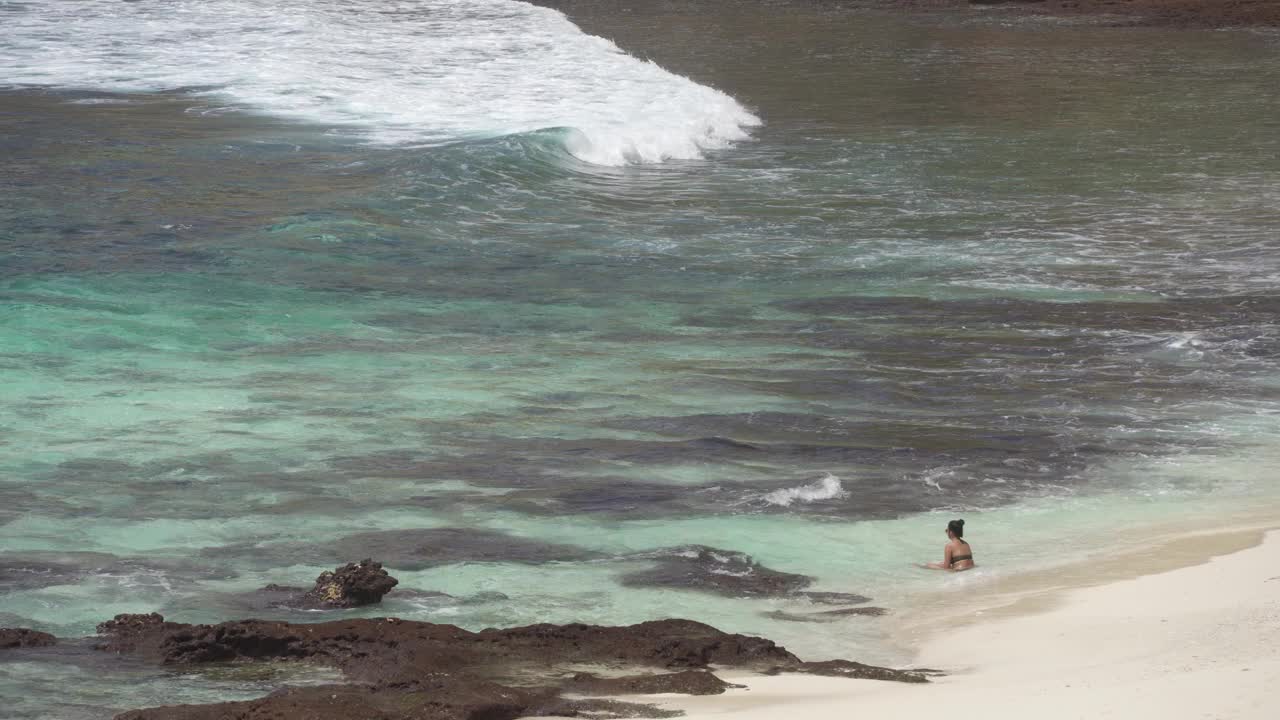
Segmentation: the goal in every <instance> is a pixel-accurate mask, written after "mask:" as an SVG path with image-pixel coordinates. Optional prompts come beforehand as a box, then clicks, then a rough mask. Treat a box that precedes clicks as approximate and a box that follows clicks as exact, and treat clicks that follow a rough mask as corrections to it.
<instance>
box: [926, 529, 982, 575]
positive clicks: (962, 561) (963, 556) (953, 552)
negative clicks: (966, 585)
mask: <svg viewBox="0 0 1280 720" xmlns="http://www.w3.org/2000/svg"><path fill="white" fill-rule="evenodd" d="M947 541H948V542H947V546H946V547H945V548H943V549H942V562H940V563H927V564H925V565H921V566H920V567H922V568H926V569H928V570H953V571H959V570H968V569H970V568H972V567H973V549H972V548H970V547H969V543H967V542H965V541H964V521H963V520H952V521H951V522H949V523H947Z"/></svg>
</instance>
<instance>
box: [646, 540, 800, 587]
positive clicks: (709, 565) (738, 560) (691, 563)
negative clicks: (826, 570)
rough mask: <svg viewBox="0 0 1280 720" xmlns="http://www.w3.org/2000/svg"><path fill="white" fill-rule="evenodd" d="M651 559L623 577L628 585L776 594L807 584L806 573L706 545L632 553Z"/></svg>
mask: <svg viewBox="0 0 1280 720" xmlns="http://www.w3.org/2000/svg"><path fill="white" fill-rule="evenodd" d="M635 557H636V558H637V559H641V558H643V559H653V560H655V561H656V562H657V564H656V565H655V566H654V567H653V568H652V569H650V570H641V571H639V572H633V573H629V574H627V575H624V576H623V577H622V584H623V585H626V586H628V587H662V588H680V589H685V590H701V591H703V592H711V593H715V594H717V595H726V596H728V597H777V596H783V595H792V594H795V593H798V592H799V591H800V590H802V589H804V588H806V587H808V586H809V585H810V584H811V583H812V582H813V578H811V577H809V576H807V575H796V574H794V573H787V572H782V571H780V570H773V569H770V568H767V567H765V566H763V565H761V564H759V563H757V562H756V561H755V560H754V559H753V558H752V557H751V556H750V555H747V554H745V553H740V552H734V551H732V550H720V549H718V548H713V547H707V546H705V545H684V546H681V547H674V548H666V549H663V550H658V551H655V552H651V553H644V554H641V555H637V556H635Z"/></svg>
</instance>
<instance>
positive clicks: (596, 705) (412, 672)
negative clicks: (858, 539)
mask: <svg viewBox="0 0 1280 720" xmlns="http://www.w3.org/2000/svg"><path fill="white" fill-rule="evenodd" d="M98 627H99V632H100V633H101V634H102V635H103V636H104V637H103V638H102V641H101V642H100V643H99V644H98V645H97V648H98V649H100V650H104V651H108V652H116V653H123V654H129V655H132V656H135V657H138V658H140V659H142V660H145V661H151V662H157V663H162V664H165V665H169V666H178V667H190V666H193V665H201V664H205V663H219V662H280V661H291V662H312V663H316V664H321V665H326V666H331V667H335V668H338V669H340V670H342V671H343V672H344V674H345V675H346V676H347V678H348V679H350V680H351V681H352V682H353V683H357V684H353V685H333V686H325V687H323V688H315V687H311V688H290V689H287V690H283V691H279V692H277V693H274V694H272V695H270V696H268V697H266V698H261V699H259V700H252V701H248V702H238V703H219V704H216V705H207V706H182V707H165V708H152V709H150V710H141V711H134V712H130V713H126V714H124V715H121V716H119V717H121V718H127V719H128V720H168V719H169V718H193V719H196V720H200V719H210V720H211V719H213V718H219V719H221V718H227V719H230V718H247V717H272V718H281V719H282V720H291V719H292V718H304V717H305V718H310V719H312V720H337V719H338V718H342V719H344V720H345V719H347V718H356V717H378V718H383V719H384V720H410V718H413V719H416V720H424V719H425V720H464V719H465V720H474V719H476V718H484V719H486V720H501V719H503V718H517V717H521V716H526V715H569V716H583V715H587V714H590V713H597V714H598V713H605V714H606V715H607V716H611V717H639V716H646V717H657V716H662V713H661V712H660V711H657V710H655V709H654V708H648V707H645V706H636V705H630V704H626V703H612V702H607V701H598V700H593V701H578V700H568V699H564V698H561V697H560V693H561V692H562V691H567V692H573V693H591V694H618V693H631V692H637V693H648V692H686V693H693V694H708V693H715V692H722V691H723V690H724V688H725V687H727V684H726V683H724V682H723V681H721V680H720V679H719V678H716V677H715V676H714V675H712V674H711V673H710V672H707V668H708V667H710V666H712V665H716V666H724V667H733V668H739V669H747V670H757V671H761V672H812V673H822V674H831V675H838V676H841V677H867V678H875V679H882V680H897V681H902V682H925V681H926V678H925V677H924V676H923V675H921V674H919V673H914V672H906V671H900V670H893V669H890V668H881V667H875V666H870V665H862V664H860V663H852V662H847V661H834V662H827V663H806V662H803V661H801V660H800V659H799V658H797V657H795V656H794V655H792V654H791V653H789V652H787V650H786V649H785V648H783V647H781V646H779V645H777V644H776V643H774V642H772V641H770V640H766V639H763V638H756V637H749V636H745V635H735V634H730V633H724V632H721V631H719V630H717V629H715V628H713V627H710V626H708V625H704V624H702V623H698V622H693V621H689V620H658V621H652V622H646V623H640V624H637V625H630V626H625V627H604V626H594V625H582V624H570V625H547V624H544V625H530V626H527V627H518V628H509V629H489V630H483V631H481V632H470V631H467V630H463V629H462V628H459V627H455V626H453V625H437V624H433V623H424V622H410V621H403V620H397V619H394V618H380V619H361V620H346V621H335V622H326V623H317V624H293V623H287V622H267V621H261V620H241V621H236V622H227V623H221V624H218V625H187V624H182V623H172V622H167V621H165V619H164V618H163V617H161V616H160V615H157V614H154V613H152V614H150V615H119V616H117V617H116V618H114V619H113V620H110V621H108V622H105V623H102V624H101V625H99V626H98ZM584 664H590V665H593V666H601V667H609V668H612V669H624V670H631V671H633V674H630V675H628V676H624V677H615V678H601V677H597V676H594V675H589V674H583V673H580V672H579V673H574V672H573V669H574V668H577V667H581V666H582V665H584ZM637 671H638V672H637Z"/></svg>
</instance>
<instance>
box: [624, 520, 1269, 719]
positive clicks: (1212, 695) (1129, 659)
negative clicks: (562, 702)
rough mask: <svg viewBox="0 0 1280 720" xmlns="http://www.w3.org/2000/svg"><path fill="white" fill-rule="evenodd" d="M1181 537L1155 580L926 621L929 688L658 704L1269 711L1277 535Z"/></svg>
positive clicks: (798, 682)
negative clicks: (945, 623) (947, 621)
mask: <svg viewBox="0 0 1280 720" xmlns="http://www.w3.org/2000/svg"><path fill="white" fill-rule="evenodd" d="M1272 527H1274V526H1272ZM1259 541H1261V542H1260V544H1259ZM1183 544H1184V547H1182V548H1178V547H1175V546H1173V545H1169V544H1160V545H1158V546H1156V549H1160V548H1164V549H1166V550H1167V551H1168V553H1169V554H1170V560H1169V562H1171V563H1173V564H1181V565H1184V567H1179V568H1178V569H1173V570H1167V569H1166V568H1165V567H1163V566H1160V565H1155V567H1156V568H1157V569H1158V572H1157V574H1148V575H1143V576H1141V577H1136V578H1130V579H1119V580H1116V579H1114V577H1116V576H1117V575H1118V574H1119V573H1121V572H1122V570H1121V568H1120V567H1118V566H1110V567H1108V566H1107V565H1105V564H1104V565H1102V566H1099V573H1100V574H1101V576H1102V577H1104V578H1111V581H1109V582H1106V584H1101V585H1097V584H1094V585H1092V586H1085V587H1077V588H1076V589H1074V590H1065V591H1063V592H1059V593H1057V594H1056V595H1057V596H1058V597H1056V598H1055V600H1054V602H1052V603H1046V602H1043V600H1044V598H1045V597H1046V595H1044V594H1037V595H1034V597H1037V598H1039V600H1040V601H1039V602H1038V603H1037V602H1032V603H1030V604H1027V603H1023V604H1021V605H1017V604H1015V605H1007V606H1005V607H1004V609H1003V611H1001V612H995V613H992V614H991V615H990V616H989V617H988V618H987V619H984V620H983V621H981V622H970V621H969V620H970V619H971V618H969V617H967V615H969V613H970V612H971V611H970V610H961V611H959V613H960V614H959V618H958V619H959V620H960V621H961V622H959V623H957V626H956V627H955V628H954V629H947V630H944V631H941V632H939V631H938V629H937V628H936V627H934V628H933V629H932V630H931V631H930V633H929V634H928V636H927V639H925V640H924V641H923V642H922V644H921V645H920V646H919V653H918V656H917V662H916V665H917V666H918V667H931V668H939V669H942V670H945V671H947V672H948V675H947V676H945V677H941V678H938V679H936V680H935V681H934V682H933V683H932V684H930V685H924V686H920V685H914V686H913V685H905V684H900V683H886V682H875V681H866V680H842V679H837V678H821V677H810V676H795V675H789V676H780V677H745V676H737V677H734V676H726V679H728V680H731V681H734V682H738V683H742V684H745V685H747V686H748V688H747V689H744V690H731V691H729V692H728V693H726V694H725V695H721V696H711V697H693V698H687V697H672V696H665V697H662V698H661V699H660V702H661V704H662V705H663V706H665V707H668V708H673V709H680V710H683V711H684V712H685V713H687V715H688V717H689V718H691V719H692V720H701V719H704V718H706V719H709V718H719V717H729V718H735V719H740V720H764V719H766V718H777V717H806V718H833V719H834V718H837V717H839V718H845V717H855V716H856V717H860V718H905V719H908V720H910V719H912V718H934V717H938V716H939V715H940V714H944V715H945V716H946V717H948V718H956V719H957V720H961V719H964V718H984V719H990V718H996V719H997V720H998V719H999V718H1027V717H1031V718H1037V719H1040V718H1125V719H1132V718H1146V717H1152V718H1154V717H1160V718H1163V719H1169V718H1229V719H1231V720H1250V719H1253V718H1257V719H1258V720H1262V719H1263V718H1267V719H1268V720H1269V719H1270V718H1274V717H1276V716H1277V713H1280V699H1278V698H1280V696H1277V694H1276V692H1275V685H1276V683H1277V682H1280V561H1277V560H1276V557H1277V555H1278V554H1280V531H1277V530H1274V529H1273V530H1270V531H1269V532H1265V533H1264V532H1263V531H1262V530H1260V529H1258V528H1246V529H1239V530H1232V531H1225V532H1220V533H1214V534H1205V535H1200V536H1195V537H1194V538H1193V542H1191V543H1183ZM1241 547H1244V548H1245V549H1240V548H1241ZM1194 548H1198V549H1199V550H1198V551H1196V550H1194ZM1232 550H1235V551H1234V552H1231V551H1232ZM1221 552H1229V553H1230V554H1226V555H1221V554H1219V553H1221ZM1158 554H1159V553H1156V554H1155V555H1158ZM1197 555H1198V557H1197ZM1151 556H1152V555H1148V557H1151ZM1141 557H1142V556H1141V555H1133V556H1132V557H1131V558H1130V560H1133V561H1141ZM1206 558H1210V559H1208V561H1207V562H1204V560H1205V559H1206ZM1197 561H1199V562H1200V564H1193V565H1189V566H1186V565H1187V564H1188V563H1194V562H1197ZM1129 571H1130V573H1133V572H1142V568H1141V567H1137V566H1133V565H1130V566H1129ZM1088 580H1089V578H1088V575H1087V574H1086V575H1081V576H1080V577H1078V578H1076V579H1075V580H1073V581H1072V582H1077V581H1085V584H1086V585H1087V584H1088ZM953 611H954V610H953V609H952V608H948V609H946V610H943V611H942V612H944V613H946V612H953ZM979 614H981V613H979ZM638 699H639V698H638ZM643 699H644V700H648V701H653V700H654V699H655V698H654V697H652V696H651V697H647V698H643Z"/></svg>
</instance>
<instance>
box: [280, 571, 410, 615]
mask: <svg viewBox="0 0 1280 720" xmlns="http://www.w3.org/2000/svg"><path fill="white" fill-rule="evenodd" d="M398 584H400V581H399V580H396V579H395V578H393V577H391V575H389V574H388V573H387V571H386V570H383V569H382V563H376V562H374V561H373V560H370V559H364V560H361V561H360V562H358V563H348V564H346V565H343V566H342V567H340V568H338V569H336V570H334V571H332V572H329V571H326V572H323V573H320V577H318V578H316V584H315V587H313V588H311V590H310V591H308V592H307V593H306V594H305V595H304V596H303V604H304V605H308V606H314V607H325V608H352V607H360V606H362V605H373V604H376V603H380V602H382V596H383V595H386V594H387V593H389V592H391V589H392V588H394V587H395V586H396V585H398Z"/></svg>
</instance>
